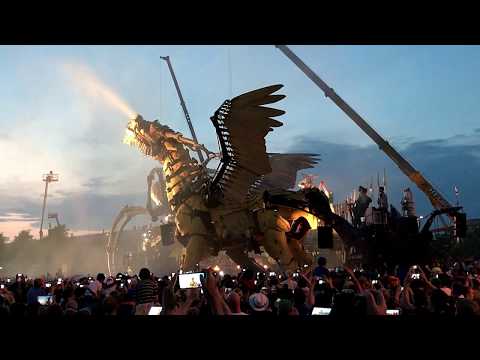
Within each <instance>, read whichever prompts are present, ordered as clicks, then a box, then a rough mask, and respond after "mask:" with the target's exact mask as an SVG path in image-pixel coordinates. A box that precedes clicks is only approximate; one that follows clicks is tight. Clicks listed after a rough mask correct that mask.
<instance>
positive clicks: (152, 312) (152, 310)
mask: <svg viewBox="0 0 480 360" xmlns="http://www.w3.org/2000/svg"><path fill="white" fill-rule="evenodd" d="M162 309H163V307H161V306H152V307H151V308H150V310H149V311H148V315H160V313H161V312H162Z"/></svg>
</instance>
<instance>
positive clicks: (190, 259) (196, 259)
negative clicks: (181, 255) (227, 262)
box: [183, 235, 209, 271]
mask: <svg viewBox="0 0 480 360" xmlns="http://www.w3.org/2000/svg"><path fill="white" fill-rule="evenodd" d="M208 256H209V247H208V241H207V238H206V237H205V236H203V235H191V236H190V239H189V241H188V245H187V253H186V255H185V261H184V263H183V269H184V270H186V271H190V270H195V269H196V266H197V264H199V263H200V261H202V260H203V259H205V258H206V257H208Z"/></svg>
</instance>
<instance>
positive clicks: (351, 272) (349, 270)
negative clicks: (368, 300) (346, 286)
mask: <svg viewBox="0 0 480 360" xmlns="http://www.w3.org/2000/svg"><path fill="white" fill-rule="evenodd" d="M343 270H345V272H346V273H347V274H348V275H350V276H351V278H352V281H353V283H354V284H355V287H356V288H357V292H358V293H360V294H361V293H362V292H363V287H362V285H361V284H360V282H359V281H358V279H357V277H356V276H355V274H354V272H353V271H352V269H350V268H349V267H348V266H343Z"/></svg>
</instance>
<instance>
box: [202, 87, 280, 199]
mask: <svg viewBox="0 0 480 360" xmlns="http://www.w3.org/2000/svg"><path fill="white" fill-rule="evenodd" d="M282 87H283V85H273V86H268V87H265V88H262V89H258V90H255V91H251V92H248V93H245V94H243V95H240V96H237V97H236V98H234V99H232V100H226V101H225V102H224V103H223V104H222V106H220V108H219V109H218V110H217V111H216V112H215V114H214V116H212V117H211V118H210V120H211V121H212V123H213V125H214V126H215V130H216V132H217V136H218V140H219V142H220V147H221V152H222V159H221V162H220V165H219V170H218V171H217V173H216V175H215V177H214V179H213V181H212V184H211V188H210V189H211V191H212V192H213V193H215V194H216V196H219V200H220V201H221V202H222V203H223V204H224V205H226V206H235V207H236V206H238V205H241V204H244V203H245V202H246V201H248V196H249V193H250V190H251V188H252V186H254V185H255V183H256V182H258V181H260V180H261V178H262V176H263V175H266V174H268V173H270V172H271V171H272V167H271V165H270V161H269V157H268V154H267V151H266V146H265V136H266V135H267V134H268V132H270V131H272V130H273V129H272V128H273V127H279V126H282V125H283V124H282V123H281V122H279V121H277V120H274V119H272V117H275V116H279V115H283V114H284V113H285V112H284V111H282V110H277V109H273V108H269V107H264V106H262V105H265V104H271V103H275V102H277V101H279V100H281V99H283V98H284V97H285V95H272V93H274V92H276V91H278V90H279V89H281V88H282Z"/></svg>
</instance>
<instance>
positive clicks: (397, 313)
mask: <svg viewBox="0 0 480 360" xmlns="http://www.w3.org/2000/svg"><path fill="white" fill-rule="evenodd" d="M387 315H400V310H398V309H395V310H387Z"/></svg>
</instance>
